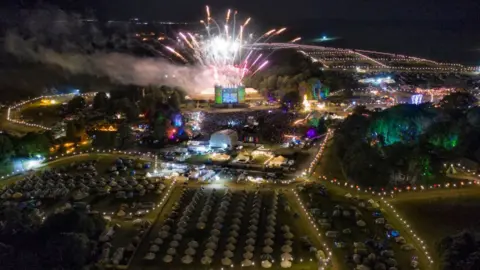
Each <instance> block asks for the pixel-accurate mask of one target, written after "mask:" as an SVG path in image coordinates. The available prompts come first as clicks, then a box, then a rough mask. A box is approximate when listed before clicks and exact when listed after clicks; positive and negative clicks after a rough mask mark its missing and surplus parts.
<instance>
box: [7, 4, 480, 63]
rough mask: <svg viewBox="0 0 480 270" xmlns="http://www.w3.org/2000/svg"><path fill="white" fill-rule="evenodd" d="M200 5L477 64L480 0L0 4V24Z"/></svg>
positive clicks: (162, 16) (183, 11) (158, 14)
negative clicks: (60, 13)
mask: <svg viewBox="0 0 480 270" xmlns="http://www.w3.org/2000/svg"><path fill="white" fill-rule="evenodd" d="M39 3H40V4H39ZM293 3H294V4H293ZM206 4H208V5H209V6H210V8H211V11H212V16H213V17H215V18H218V17H223V16H225V12H226V10H227V9H229V8H232V9H237V10H238V12H239V17H238V18H239V19H240V20H244V19H245V18H247V17H252V23H251V24H250V26H249V28H251V29H253V31H263V30H264V29H268V28H275V27H279V26H286V27H288V28H289V29H288V31H287V33H286V35H289V36H288V37H286V38H294V37H296V36H301V37H302V42H304V43H305V42H306V43H308V42H314V40H316V39H318V38H319V37H322V36H324V35H327V36H332V37H338V38H336V39H335V40H334V41H331V42H329V43H328V44H325V45H326V46H333V47H344V48H359V49H369V50H378V51H384V52H395V53H403V54H408V55H413V56H420V57H426V58H431V59H434V60H440V61H447V62H460V63H466V64H472V65H480V31H478V25H480V0H295V1H291V0H275V1H267V0H243V1H239V0H209V1H202V0H0V12H2V13H0V21H4V20H9V19H8V17H9V16H2V15H1V14H5V15H11V16H15V15H14V14H16V13H15V12H11V11H12V10H20V9H35V8H42V7H45V6H48V5H50V6H54V7H58V8H60V9H62V10H65V11H67V12H73V13H78V14H84V15H85V17H94V18H97V19H100V20H102V21H107V20H127V19H129V18H133V17H138V18H140V19H143V20H159V21H174V22H198V20H200V19H204V18H205V5H206ZM322 45H323V44H322Z"/></svg>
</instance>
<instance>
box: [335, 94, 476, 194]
mask: <svg viewBox="0 0 480 270" xmlns="http://www.w3.org/2000/svg"><path fill="white" fill-rule="evenodd" d="M475 102H476V100H475V98H474V97H473V96H472V95H470V94H468V93H463V92H462V93H453V94H450V95H448V96H446V97H444V99H443V100H442V101H441V102H440V104H439V105H440V106H433V105H432V104H430V103H424V104H421V105H410V104H402V105H397V106H394V107H391V108H388V109H386V110H384V111H380V112H372V111H368V110H366V109H365V107H356V108H355V109H354V111H353V113H352V115H350V116H349V117H347V118H346V119H345V121H343V122H342V123H341V124H339V126H338V128H337V129H336V133H335V136H334V140H333V149H334V151H335V153H336V155H337V156H338V157H339V159H340V161H341V165H342V166H343V169H344V171H345V173H346V174H347V177H348V178H349V179H351V180H352V181H355V182H358V183H360V184H362V185H365V186H370V187H385V186H389V185H392V186H396V185H407V184H430V183H436V181H437V180H436V179H437V176H440V175H443V174H444V173H445V171H446V170H445V167H444V166H443V164H444V163H445V162H448V161H453V160H457V159H460V158H468V159H471V160H476V161H480V142H479V141H478V140H477V138H478V136H479V135H480V109H479V108H478V107H475V106H474V104H475Z"/></svg>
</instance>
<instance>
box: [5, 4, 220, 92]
mask: <svg viewBox="0 0 480 270" xmlns="http://www.w3.org/2000/svg"><path fill="white" fill-rule="evenodd" d="M25 26H26V28H25ZM25 26H24V29H23V32H24V33H23V34H20V33H19V32H18V31H9V32H8V33H7V35H6V38H5V50H6V51H7V52H9V53H11V54H13V55H15V56H17V57H19V58H22V59H26V60H29V61H35V62H39V63H44V64H49V65H55V66H58V67H61V68H62V69H64V70H65V71H68V72H70V73H72V74H89V75H93V76H106V77H108V78H110V79H111V80H112V81H113V82H116V83H119V84H126V85H131V84H133V85H138V86H149V85H170V86H179V87H182V88H183V89H184V90H185V91H186V92H187V94H189V95H196V94H199V93H201V92H202V91H204V90H205V89H212V88H213V85H214V78H213V75H212V72H211V70H210V69H208V68H206V67H204V66H195V65H180V64H175V63H172V62H169V61H168V60H167V59H165V58H157V57H150V58H148V57H136V56H133V55H130V54H126V53H117V52H107V51H105V50H98V49H96V48H95V46H92V44H103V43H105V42H106V39H105V38H104V37H102V35H101V31H99V30H98V29H96V28H94V27H92V26H89V35H87V36H85V35H78V33H79V32H80V31H79V29H80V28H82V29H83V28H84V25H82V24H81V23H80V20H79V19H78V18H75V17H74V18H73V19H72V17H71V16H68V15H67V14H65V13H63V12H60V11H56V12H55V13H54V14H52V12H51V11H49V12H45V11H43V12H40V13H36V14H35V16H34V17H33V18H30V19H28V20H26V23H25ZM25 29H26V32H27V34H25ZM92 33H93V34H92ZM71 37H73V39H71ZM73 40H74V41H73ZM48 45H51V46H48Z"/></svg>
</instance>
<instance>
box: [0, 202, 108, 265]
mask: <svg viewBox="0 0 480 270" xmlns="http://www.w3.org/2000/svg"><path fill="white" fill-rule="evenodd" d="M0 221H1V222H0V228H1V229H0V262H2V265H1V267H0V268H2V269H5V270H8V269H12V270H13V269H38V270H43V269H45V270H47V269H72V270H75V269H78V270H80V269H85V267H86V266H88V265H92V264H93V263H95V262H96V261H97V256H98V252H97V251H98V249H99V247H98V239H99V236H100V234H101V233H102V231H103V230H104V229H105V227H106V222H105V220H104V219H103V217H102V216H100V215H98V214H90V213H87V212H86V211H84V210H80V209H79V210H77V209H70V210H66V211H65V212H62V213H58V214H54V215H51V216H48V217H47V218H46V219H45V221H44V222H42V217H41V216H39V215H38V214H37V213H35V212H34V211H31V210H29V209H28V208H27V209H24V210H18V208H4V209H2V211H0Z"/></svg>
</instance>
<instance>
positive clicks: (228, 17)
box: [225, 9, 231, 24]
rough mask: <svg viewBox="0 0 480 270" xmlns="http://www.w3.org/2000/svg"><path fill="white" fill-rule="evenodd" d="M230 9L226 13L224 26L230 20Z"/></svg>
mask: <svg viewBox="0 0 480 270" xmlns="http://www.w3.org/2000/svg"><path fill="white" fill-rule="evenodd" d="M230 11H231V10H230V9H229V10H228V11H227V18H226V19H225V22H226V24H228V21H229V20H230Z"/></svg>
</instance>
